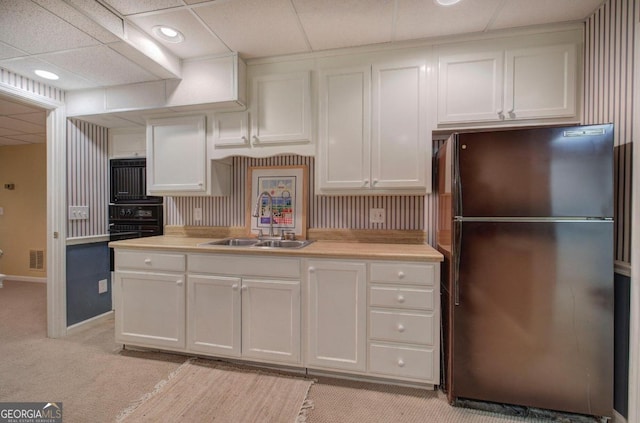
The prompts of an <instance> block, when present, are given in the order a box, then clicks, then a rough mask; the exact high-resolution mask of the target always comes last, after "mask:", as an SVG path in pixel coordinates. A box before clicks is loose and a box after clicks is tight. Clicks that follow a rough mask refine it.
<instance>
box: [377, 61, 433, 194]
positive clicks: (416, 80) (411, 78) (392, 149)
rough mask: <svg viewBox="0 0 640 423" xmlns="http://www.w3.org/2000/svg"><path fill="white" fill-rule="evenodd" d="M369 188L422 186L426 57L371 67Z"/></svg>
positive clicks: (424, 184)
mask: <svg viewBox="0 0 640 423" xmlns="http://www.w3.org/2000/svg"><path fill="white" fill-rule="evenodd" d="M372 79H373V92H372V100H373V101H372V104H373V107H372V109H373V118H372V119H371V121H372V131H371V132H372V141H371V187H372V188H373V189H385V188H425V189H426V185H427V182H426V181H427V174H426V163H427V160H431V158H430V157H428V156H427V143H428V142H429V140H430V136H429V132H428V130H427V129H428V128H427V112H426V100H427V99H426V92H427V91H426V90H427V84H426V60H415V61H409V62H394V63H389V64H383V65H374V66H373V78H372Z"/></svg>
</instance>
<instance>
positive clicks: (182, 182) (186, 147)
mask: <svg viewBox="0 0 640 423" xmlns="http://www.w3.org/2000/svg"><path fill="white" fill-rule="evenodd" d="M230 178H231V172H230V165H228V164H225V163H221V162H215V163H212V161H211V160H209V159H208V157H207V137H206V130H205V116H204V115H197V116H180V117H175V118H167V119H153V120H149V121H148V122H147V193H148V194H149V195H189V196H192V195H228V194H229V189H230Z"/></svg>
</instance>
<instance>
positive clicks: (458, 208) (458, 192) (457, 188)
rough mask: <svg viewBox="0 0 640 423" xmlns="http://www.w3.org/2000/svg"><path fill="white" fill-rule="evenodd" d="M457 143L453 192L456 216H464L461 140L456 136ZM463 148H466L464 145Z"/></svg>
mask: <svg viewBox="0 0 640 423" xmlns="http://www.w3.org/2000/svg"><path fill="white" fill-rule="evenodd" d="M455 141H456V142H455V143H454V145H453V149H452V151H453V157H452V159H453V163H452V171H453V178H452V179H453V194H454V207H455V210H454V211H453V215H454V216H464V214H463V213H462V184H461V182H460V152H459V151H458V148H459V142H458V139H457V138H455ZM461 148H466V146H463V147H461Z"/></svg>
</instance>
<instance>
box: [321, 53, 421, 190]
mask: <svg viewBox="0 0 640 423" xmlns="http://www.w3.org/2000/svg"><path fill="white" fill-rule="evenodd" d="M319 87H320V88H319V90H320V110H319V141H318V145H319V149H318V152H319V153H318V164H317V169H318V170H317V172H318V177H317V179H316V180H317V187H316V188H317V190H318V191H319V192H321V193H327V194H341V193H344V194H350V195H351V194H372V191H376V192H379V193H385V192H387V193H399V191H398V190H400V191H402V192H405V193H409V192H414V193H415V192H421V193H424V192H426V188H427V171H426V168H425V166H426V163H427V160H428V157H427V145H428V142H429V139H430V137H429V134H428V125H427V113H426V101H427V95H426V92H427V91H426V90H427V84H426V60H425V59H414V60H409V61H391V62H387V63H379V64H374V65H366V66H361V67H355V68H345V69H336V70H325V71H322V72H321V73H320V82H319Z"/></svg>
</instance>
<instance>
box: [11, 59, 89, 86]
mask: <svg viewBox="0 0 640 423" xmlns="http://www.w3.org/2000/svg"><path fill="white" fill-rule="evenodd" d="M0 67H3V68H5V69H8V70H10V71H12V72H15V73H17V74H19V75H24V76H26V77H27V78H29V79H33V80H34V81H37V82H40V83H43V84H46V85H49V86H52V87H56V88H60V89H62V90H78V89H83V88H95V87H97V86H98V85H97V84H96V83H95V82H93V81H89V80H88V79H85V78H83V77H82V76H80V75H77V74H75V73H73V72H70V71H68V70H65V69H63V68H61V67H58V66H55V65H53V64H51V63H47V62H45V61H43V60H39V59H37V58H34V57H21V58H18V59H8V60H0ZM36 69H44V70H48V71H49V72H53V73H56V74H57V75H58V76H59V77H60V79H58V80H56V81H50V80H47V79H44V78H41V77H39V76H37V75H35V74H34V73H33V71H34V70H36Z"/></svg>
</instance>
